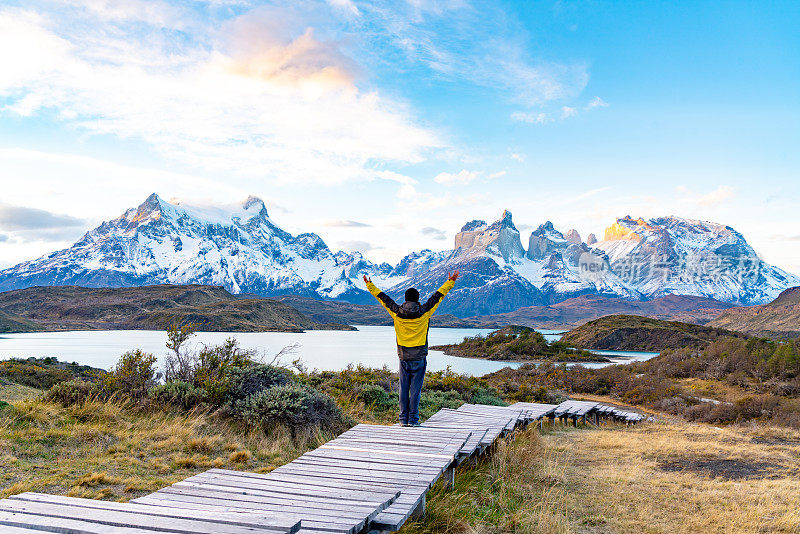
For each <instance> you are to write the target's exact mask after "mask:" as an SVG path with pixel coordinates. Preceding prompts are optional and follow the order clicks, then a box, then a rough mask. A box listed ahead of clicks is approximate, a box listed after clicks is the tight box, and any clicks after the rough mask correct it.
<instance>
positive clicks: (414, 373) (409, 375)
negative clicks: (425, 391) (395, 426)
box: [400, 358, 428, 425]
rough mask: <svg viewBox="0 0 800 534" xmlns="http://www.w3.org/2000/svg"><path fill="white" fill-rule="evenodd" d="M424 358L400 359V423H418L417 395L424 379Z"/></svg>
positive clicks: (425, 360) (426, 362) (418, 395)
mask: <svg viewBox="0 0 800 534" xmlns="http://www.w3.org/2000/svg"><path fill="white" fill-rule="evenodd" d="M427 366H428V361H427V359H426V358H422V359H421V360H410V361H409V360H400V424H401V425H406V424H408V425H416V424H418V423H419V397H420V395H421V394H422V382H423V380H425V368H426V367H427Z"/></svg>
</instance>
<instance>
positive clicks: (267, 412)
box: [233, 384, 350, 431]
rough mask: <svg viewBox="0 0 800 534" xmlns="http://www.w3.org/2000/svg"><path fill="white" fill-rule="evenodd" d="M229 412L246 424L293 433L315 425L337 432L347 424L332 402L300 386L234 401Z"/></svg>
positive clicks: (308, 388)
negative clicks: (282, 426) (284, 427)
mask: <svg viewBox="0 0 800 534" xmlns="http://www.w3.org/2000/svg"><path fill="white" fill-rule="evenodd" d="M233 412H234V414H235V415H236V416H237V417H239V418H240V419H242V420H243V421H245V422H247V423H248V424H251V425H259V426H262V427H269V426H272V425H275V424H282V425H286V426H287V427H289V428H292V429H295V430H297V429H300V428H303V427H317V426H318V427H320V428H322V429H324V430H331V431H337V430H342V429H344V428H345V427H347V426H349V424H350V421H349V420H348V418H346V417H345V416H344V414H343V413H342V411H341V410H340V409H339V407H338V406H337V405H336V401H334V400H333V399H332V398H331V397H329V396H328V395H325V394H324V393H320V392H319V391H317V390H315V389H313V388H311V387H309V386H306V385H303V384H286V385H283V386H274V387H271V388H269V389H265V390H262V391H260V392H258V393H255V394H253V395H250V396H249V397H247V398H245V399H243V400H240V401H238V402H236V403H235V404H234V405H233Z"/></svg>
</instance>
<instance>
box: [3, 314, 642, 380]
mask: <svg viewBox="0 0 800 534" xmlns="http://www.w3.org/2000/svg"><path fill="white" fill-rule="evenodd" d="M490 331H491V330H488V329H474V328H431V329H430V334H429V342H430V344H431V345H443V344H448V343H457V342H459V341H461V340H462V339H464V337H466V336H474V335H477V334H486V333H488V332H490ZM541 332H542V333H543V334H544V335H545V337H546V338H548V339H549V340H553V339H558V338H559V337H560V336H559V335H558V334H559V333H560V332H559V331H555V330H541ZM229 337H234V338H236V339H237V340H238V341H239V343H240V344H241V346H242V347H244V348H247V349H254V350H256V351H258V352H259V354H261V355H262V356H263V357H264V358H265V359H266V360H270V359H272V357H273V355H275V354H276V353H277V352H279V351H280V350H281V349H282V348H284V347H287V346H291V345H296V347H295V349H294V351H293V352H291V353H290V354H288V355H286V356H284V357H283V358H282V360H283V362H284V363H287V364H289V363H291V362H292V361H293V360H295V359H298V358H299V359H300V361H301V362H302V363H303V365H305V366H306V367H307V368H309V369H320V370H332V371H336V370H340V369H344V368H345V367H347V366H348V365H350V364H353V365H357V364H362V365H364V366H367V367H382V366H384V365H386V366H388V367H389V368H390V369H396V368H397V352H396V345H395V336H394V330H393V328H392V327H390V326H359V327H358V331H357V332H342V331H330V330H314V331H309V332H304V333H294V332H245V333H241V332H236V333H233V332H199V333H198V334H197V335H196V336H195V337H194V338H192V341H191V342H190V345H194V346H195V347H196V346H198V345H202V344H209V345H210V344H218V343H221V342H223V341H225V339H227V338H229ZM166 339H167V338H166V334H165V333H164V332H163V331H151V330H90V331H73V332H37V333H31V334H2V335H0V359H7V358H27V357H29V356H38V357H42V356H55V357H56V358H58V359H59V360H62V361H68V362H72V361H75V362H78V363H81V364H84V365H91V366H94V367H101V368H103V369H109V368H110V367H112V366H113V365H114V364H115V363H116V362H117V360H118V359H119V356H120V355H121V354H122V353H123V352H125V351H127V350H131V349H134V348H139V349H142V350H144V351H146V352H151V353H153V354H155V355H156V356H158V357H159V359H160V360H163V357H164V356H165V355H166V353H167V350H166V347H165V343H166ZM598 352H602V353H604V354H606V353H608V354H609V355H610V356H620V358H621V359H620V360H619V361H620V362H627V361H631V360H632V359H648V358H651V357H652V356H654V355H656V354H655V353H636V352H634V353H631V352H625V353H622V352H613V351H612V352H607V351H598ZM519 365H520V364H519V363H511V362H492V361H488V360H477V359H472V358H458V357H455V356H446V355H445V354H443V353H441V352H439V351H433V350H432V351H431V352H430V355H429V356H428V370H431V371H439V370H443V369H445V368H447V367H448V366H449V367H451V368H452V369H453V370H454V371H456V372H458V373H464V374H469V375H478V376H479V375H484V374H487V373H491V372H494V371H497V370H499V369H502V368H504V367H514V368H516V367H519ZM602 365H607V364H591V366H592V367H596V366H602Z"/></svg>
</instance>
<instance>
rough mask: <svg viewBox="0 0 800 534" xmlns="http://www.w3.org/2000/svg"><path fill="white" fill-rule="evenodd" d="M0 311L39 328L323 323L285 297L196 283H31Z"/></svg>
mask: <svg viewBox="0 0 800 534" xmlns="http://www.w3.org/2000/svg"><path fill="white" fill-rule="evenodd" d="M0 310H2V311H3V312H5V313H7V314H13V315H15V316H18V317H21V318H23V319H24V320H26V321H28V322H30V323H32V324H34V325H36V326H37V327H38V328H39V329H41V330H122V329H132V330H136V329H142V330H147V329H154V330H160V329H164V328H166V327H167V326H168V325H170V324H172V323H180V324H184V323H195V324H198V325H200V326H199V327H200V329H201V330H205V331H247V332H268V331H295V332H296V331H302V330H310V329H319V328H326V327H325V326H323V325H320V324H319V323H317V322H315V321H313V320H312V319H309V318H308V317H306V316H305V315H303V314H302V313H300V312H299V311H297V310H296V309H295V308H293V307H291V306H290V305H288V304H285V303H283V302H279V301H276V300H271V299H264V298H239V297H236V296H234V295H232V294H230V293H229V292H228V291H226V290H225V289H224V288H221V287H216V286H198V285H188V286H180V285H153V286H142V287H130V288H100V289H98V288H85V287H77V286H48V287H31V288H27V289H19V290H15V291H8V292H5V293H0ZM17 331H19V330H17Z"/></svg>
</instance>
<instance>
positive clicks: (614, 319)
mask: <svg viewBox="0 0 800 534" xmlns="http://www.w3.org/2000/svg"><path fill="white" fill-rule="evenodd" d="M721 337H738V338H746V337H748V336H747V335H745V334H742V333H740V332H732V331H730V330H724V329H722V328H710V327H708V326H701V325H697V324H690V323H682V322H680V321H662V320H659V319H651V318H649V317H640V316H637V315H609V316H606V317H601V318H600V319H595V320H594V321H589V322H588V323H586V324H583V325H581V326H579V327H577V328H573V329H572V330H570V331H569V332H567V333H566V334H564V336H563V337H562V338H561V341H562V342H564V343H566V344H567V345H569V346H571V347H577V348H582V349H600V350H641V351H651V352H659V351H662V350H664V349H678V348H682V347H693V348H704V347H706V346H707V345H709V344H710V343H711V342H712V341H714V340H716V339H718V338H721Z"/></svg>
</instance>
